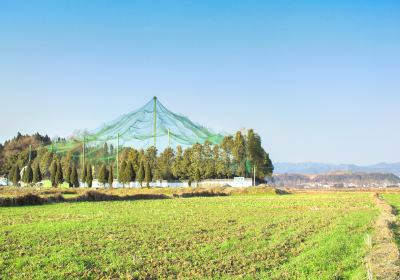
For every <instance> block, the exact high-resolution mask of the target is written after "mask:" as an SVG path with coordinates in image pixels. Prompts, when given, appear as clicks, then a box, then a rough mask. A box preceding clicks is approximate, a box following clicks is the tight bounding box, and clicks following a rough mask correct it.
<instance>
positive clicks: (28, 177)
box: [22, 162, 33, 184]
mask: <svg viewBox="0 0 400 280" xmlns="http://www.w3.org/2000/svg"><path fill="white" fill-rule="evenodd" d="M32 180H33V171H32V165H31V163H30V162H28V165H27V166H26V168H25V170H24V174H23V176H22V181H23V182H24V183H26V184H31V183H32Z"/></svg>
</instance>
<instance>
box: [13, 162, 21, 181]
mask: <svg viewBox="0 0 400 280" xmlns="http://www.w3.org/2000/svg"><path fill="white" fill-rule="evenodd" d="M20 172H21V170H20V169H19V166H18V164H16V165H15V167H14V174H13V178H12V183H13V185H14V186H18V185H19V181H20V180H21V174H20Z"/></svg>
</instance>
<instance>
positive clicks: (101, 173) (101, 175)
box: [98, 164, 108, 187]
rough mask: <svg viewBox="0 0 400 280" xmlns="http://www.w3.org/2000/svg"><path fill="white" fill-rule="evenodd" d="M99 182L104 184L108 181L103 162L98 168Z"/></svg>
mask: <svg viewBox="0 0 400 280" xmlns="http://www.w3.org/2000/svg"><path fill="white" fill-rule="evenodd" d="M98 180H99V183H102V184H103V186H104V187H105V186H106V183H107V182H108V170H107V167H106V165H105V164H103V165H102V166H101V168H100V171H99V175H98Z"/></svg>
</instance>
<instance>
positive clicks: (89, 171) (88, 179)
mask: <svg viewBox="0 0 400 280" xmlns="http://www.w3.org/2000/svg"><path fill="white" fill-rule="evenodd" d="M86 174H87V175H86V184H87V187H88V188H91V187H92V184H93V172H92V165H91V164H88V165H87V168H86Z"/></svg>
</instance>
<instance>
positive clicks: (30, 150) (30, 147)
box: [29, 145, 32, 162]
mask: <svg viewBox="0 0 400 280" xmlns="http://www.w3.org/2000/svg"><path fill="white" fill-rule="evenodd" d="M31 154H32V145H29V162H31V158H32V156H31Z"/></svg>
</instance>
